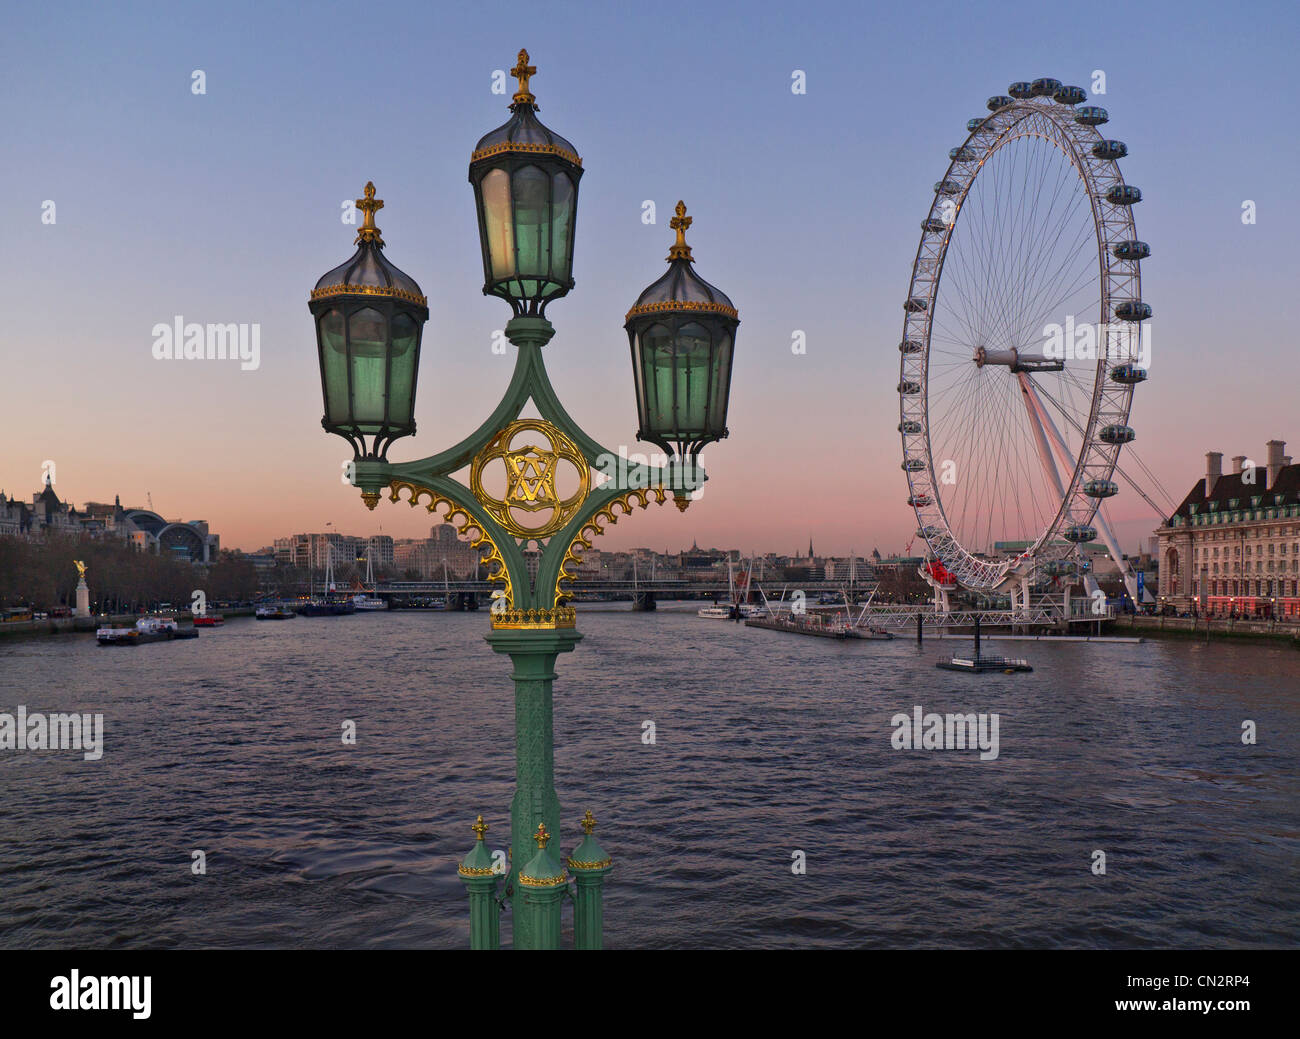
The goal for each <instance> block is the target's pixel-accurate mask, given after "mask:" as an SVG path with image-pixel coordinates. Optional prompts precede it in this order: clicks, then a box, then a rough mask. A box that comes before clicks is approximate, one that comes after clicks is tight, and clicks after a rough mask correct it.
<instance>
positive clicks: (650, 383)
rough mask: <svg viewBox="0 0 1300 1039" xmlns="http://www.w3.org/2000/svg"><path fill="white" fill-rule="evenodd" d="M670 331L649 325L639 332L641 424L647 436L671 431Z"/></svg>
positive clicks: (671, 339) (660, 326) (671, 338)
mask: <svg viewBox="0 0 1300 1039" xmlns="http://www.w3.org/2000/svg"><path fill="white" fill-rule="evenodd" d="M672 344H673V336H672V332H670V331H669V330H668V328H667V327H666V326H665V325H652V326H651V327H650V328H647V329H646V330H645V331H644V332H642V333H641V349H640V351H639V353H640V355H641V365H642V385H643V387H644V390H643V392H644V395H645V412H644V424H645V429H646V432H648V433H655V434H658V433H663V432H665V431H671V430H672V426H673V387H672Z"/></svg>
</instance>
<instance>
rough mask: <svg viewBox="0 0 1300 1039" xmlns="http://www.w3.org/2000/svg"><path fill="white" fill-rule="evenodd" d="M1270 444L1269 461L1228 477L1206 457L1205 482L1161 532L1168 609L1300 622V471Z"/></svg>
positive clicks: (1278, 445)
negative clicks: (1299, 583)
mask: <svg viewBox="0 0 1300 1039" xmlns="http://www.w3.org/2000/svg"><path fill="white" fill-rule="evenodd" d="M1285 450H1286V444H1285V442H1283V441H1281V440H1270V441H1269V442H1268V447H1267V454H1266V457H1267V462H1266V464H1264V465H1258V464H1256V463H1252V462H1251V461H1250V460H1249V459H1247V458H1246V456H1245V455H1238V456H1237V457H1236V458H1234V459H1233V471H1232V472H1231V473H1224V472H1223V455H1222V454H1221V453H1219V452H1215V451H1211V452H1210V453H1209V454H1207V455H1206V456H1205V477H1204V479H1202V480H1198V481H1197V482H1196V485H1195V486H1194V487H1192V489H1191V490H1190V491H1189V492H1188V493H1187V497H1186V498H1184V499H1183V503H1182V504H1181V505H1180V506H1178V509H1177V510H1176V511H1175V512H1174V514H1173V515H1172V516H1170V517H1169V519H1168V520H1167V521H1166V522H1165V523H1164V524H1162V525H1161V527H1160V529H1159V530H1157V531H1156V532H1155V533H1156V537H1157V539H1158V540H1159V552H1160V554H1159V557H1158V558H1159V560H1160V593H1159V594H1160V604H1161V606H1171V607H1173V608H1174V609H1175V610H1178V611H1179V612H1182V611H1184V610H1192V609H1196V610H1197V611H1198V612H1204V611H1205V610H1207V609H1208V611H1209V612H1210V613H1211V614H1214V615H1217V616H1228V615H1231V614H1234V613H1235V614H1236V615H1237V616H1239V617H1276V618H1280V619H1286V620H1293V621H1300V588H1298V587H1297V582H1300V465H1292V463H1291V457H1290V455H1286V454H1283V452H1284V451H1285Z"/></svg>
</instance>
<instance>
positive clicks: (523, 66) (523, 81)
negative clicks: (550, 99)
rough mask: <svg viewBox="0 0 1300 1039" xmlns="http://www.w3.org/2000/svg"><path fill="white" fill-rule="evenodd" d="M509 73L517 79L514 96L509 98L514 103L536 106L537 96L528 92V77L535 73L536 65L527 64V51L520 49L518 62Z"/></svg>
mask: <svg viewBox="0 0 1300 1039" xmlns="http://www.w3.org/2000/svg"><path fill="white" fill-rule="evenodd" d="M510 75H512V76H514V77H515V79H517V80H519V89H518V90H516V91H515V96H514V97H513V98H511V99H510V100H511V101H512V102H513V103H514V104H516V105H532V106H533V107H534V108H536V107H537V98H535V97H533V95H532V94H530V93H529V92H528V79H529V77H530V76H535V75H537V66H536V65H530V64H528V52H527V51H526V50H520V52H519V63H518V64H517V65H515V67H514V68H512V69H511V70H510Z"/></svg>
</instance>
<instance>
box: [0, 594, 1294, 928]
mask: <svg viewBox="0 0 1300 1039" xmlns="http://www.w3.org/2000/svg"><path fill="white" fill-rule="evenodd" d="M579 629H580V630H581V631H582V633H583V634H584V636H585V638H584V640H583V642H582V643H581V644H580V645H579V646H578V648H577V650H576V651H575V652H574V653H571V654H568V655H566V656H562V657H561V658H560V659H559V661H558V664H557V670H558V673H559V678H558V680H557V682H556V691H555V737H556V752H555V753H556V785H557V787H558V790H559V795H560V801H561V804H562V806H563V810H564V830H563V847H564V850H565V852H567V851H568V850H569V849H571V848H572V847H573V845H574V843H575V841H576V839H577V835H578V828H577V826H576V821H577V819H578V818H579V817H580V816H581V815H582V813H583V811H584V810H586V809H588V808H590V809H591V810H592V812H593V813H594V814H595V815H596V817H597V818H598V820H599V826H598V830H597V835H598V836H599V838H600V840H601V842H602V844H603V845H604V846H605V848H606V849H607V850H608V851H609V852H610V854H611V855H612V856H613V858H614V861H615V870H614V872H613V874H612V875H611V877H610V880H609V883H608V885H607V887H606V901H605V943H606V946H607V947H610V948H627V947H652V948H666V947H673V948H676V947H697V946H704V947H745V948H754V947H765V948H780V947H806V946H818V947H861V946H867V947H891V948H893V947H966V948H977V947H978V948H986V947H1057V946H1064V947H1146V946H1159V947H1170V946H1172V947H1197V948H1199V947H1225V946H1226V947H1234V946H1256V945H1263V946H1295V945H1296V944H1297V939H1298V938H1300V779H1298V778H1297V769H1296V763H1297V762H1298V761H1300V653H1297V652H1296V651H1295V650H1294V649H1292V648H1290V647H1287V646H1282V645H1278V644H1271V643H1270V644H1259V645H1255V644H1249V643H1234V644H1228V643H1223V642H1220V643H1215V644H1212V645H1210V646H1208V647H1207V646H1205V645H1204V644H1202V643H1199V642H1195V641H1181V642H1179V641H1149V642H1145V643H1143V644H1140V645H1133V644H1116V643H1111V644H1096V643H1094V644H1080V643H1055V644H1053V643H1050V642H1041V643H1000V644H996V648H992V649H991V651H992V652H1005V653H1009V654H1014V655H1017V656H1020V655H1023V656H1025V657H1027V658H1028V659H1029V660H1030V662H1031V663H1032V664H1033V665H1034V667H1035V671H1034V672H1033V673H1032V674H1016V675H1004V674H994V675H984V676H975V675H964V674H952V673H950V672H946V671H940V670H937V669H936V668H935V667H934V664H935V662H936V661H937V660H940V659H942V658H944V657H945V656H951V655H952V653H953V651H954V649H961V648H962V644H961V643H956V642H951V641H944V642H940V641H937V640H927V641H926V643H925V645H924V646H923V647H920V648H918V647H917V646H916V644H915V642H914V641H911V640H908V639H903V638H900V639H898V640H896V641H894V642H892V643H882V642H833V641H829V640H823V639H810V638H800V637H797V636H792V635H787V634H782V633H777V632H771V631H763V630H758V629H747V628H744V627H743V626H740V625H736V624H731V623H728V622H724V621H705V620H701V619H699V618H697V617H696V616H695V615H694V612H693V610H672V609H661V610H660V611H659V612H657V613H653V614H633V613H631V612H630V611H625V612H617V611H613V610H608V611H606V610H581V611H580V618H579ZM486 631H487V616H486V614H485V613H482V612H480V613H463V614H462V613H442V614H438V613H422V612H407V613H391V614H371V615H357V616H353V617H342V618H303V617H300V618H297V619H296V620H293V621H289V622H283V623H257V622H254V621H252V620H248V619H239V620H232V621H230V622H228V623H227V624H226V625H225V627H223V628H220V629H216V630H209V631H205V632H204V633H203V634H202V636H201V637H200V638H199V639H197V640H194V641H188V642H175V643H164V644H154V645H146V646H140V647H134V648H123V649H104V648H101V647H99V646H97V645H96V644H95V642H94V640H93V639H92V638H89V637H86V636H50V637H45V638H38V639H28V640H10V641H8V642H6V643H4V644H0V711H5V712H10V713H13V712H14V711H15V709H16V708H17V706H18V705H20V704H21V705H25V706H26V708H27V710H28V711H29V712H36V711H44V712H54V711H79V712H91V713H94V712H102V713H103V715H104V751H103V756H102V758H101V759H100V760H98V761H86V760H83V756H82V755H81V754H80V753H78V752H75V751H45V752H34V751H26V752H20V751H5V752H3V753H0V820H2V822H3V834H4V840H3V843H2V844H0V896H2V898H3V903H2V904H0V945H3V946H6V947H57V948H73V947H93V948H128V947H164V948H169V947H186V948H190V947H205V948H206V947H249V946H253V947H294V948H298V947H329V948H336V947H349V948H362V947H421V948H423V947H434V948H457V947H467V946H468V940H469V927H468V921H469V914H468V905H467V899H466V896H465V893H464V889H463V888H462V886H461V884H460V882H459V880H458V879H457V876H456V863H457V861H458V860H459V858H460V857H462V856H463V855H464V854H465V852H467V851H468V850H469V848H470V846H471V844H472V842H473V835H472V834H471V832H470V824H471V823H472V822H473V820H474V817H475V815H476V814H478V813H479V812H481V813H482V814H483V815H484V817H485V818H486V819H487V821H488V822H489V824H491V826H492V830H491V832H490V833H489V834H488V844H489V846H491V847H493V848H499V847H502V846H503V842H504V840H505V838H506V836H507V835H508V832H509V822H508V817H507V808H508V805H509V803H510V796H511V792H512V789H513V780H514V749H513V740H514V709H513V696H512V687H511V683H510V680H509V671H510V667H509V662H508V660H507V658H505V657H502V656H498V655H496V654H494V653H492V652H491V651H490V649H489V648H488V646H487V645H486V643H485V642H484V641H483V635H484V634H485V633H486ZM917 706H920V707H922V708H923V709H924V710H925V711H926V712H930V711H935V712H962V713H966V712H975V713H996V714H997V715H998V716H999V719H1000V725H999V748H998V749H999V752H998V756H997V757H996V758H995V759H992V760H981V758H980V754H979V752H978V751H962V750H954V751H924V750H896V749H894V748H893V746H892V745H891V736H892V735H893V732H894V727H893V725H892V724H891V719H892V718H893V717H894V715H896V714H898V713H910V712H912V711H913V709H914V708H915V707H917ZM345 720H352V721H354V722H355V723H356V729H357V742H356V745H355V746H345V745H344V744H343V742H342V741H341V739H340V733H341V726H342V724H343V722H344V721H345ZM1246 720H1250V721H1253V722H1254V723H1255V724H1256V726H1257V728H1258V743H1257V744H1256V745H1253V746H1251V745H1244V744H1243V743H1242V739H1241V733H1242V723H1243V722H1244V721H1246ZM647 721H651V722H653V723H654V734H655V742H654V743H653V744H648V743H646V742H643V732H645V731H646V730H645V728H644V723H645V722H647ZM195 850H202V851H203V852H204V853H205V855H206V863H207V874H206V875H204V876H195V875H192V873H191V869H190V866H191V856H192V853H193V852H194V851H195ZM799 851H802V852H803V853H804V855H805V856H806V874H803V875H799V874H796V873H795V872H793V871H792V863H794V861H795V858H794V853H795V852H799ZM1095 851H1103V852H1104V853H1105V860H1106V873H1105V875H1094V872H1093V862H1094V852H1095ZM509 924H510V914H509V913H507V914H505V916H504V917H503V921H502V938H503V942H506V941H508V934H509ZM570 927H571V914H570V912H569V911H568V910H566V914H565V929H566V932H567V931H568V930H569V929H570ZM568 941H569V939H568V937H566V942H568Z"/></svg>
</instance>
